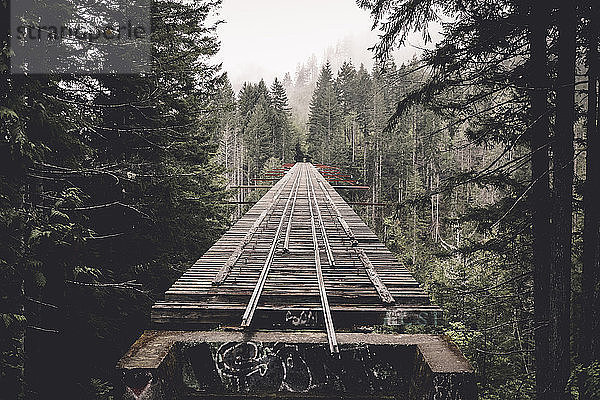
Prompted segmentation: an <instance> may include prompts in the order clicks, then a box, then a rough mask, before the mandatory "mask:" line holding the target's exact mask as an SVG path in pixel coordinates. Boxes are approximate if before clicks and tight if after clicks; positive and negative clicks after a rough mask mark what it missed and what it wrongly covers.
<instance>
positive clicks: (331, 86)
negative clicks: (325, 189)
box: [308, 63, 346, 163]
mask: <svg viewBox="0 0 600 400" xmlns="http://www.w3.org/2000/svg"><path fill="white" fill-rule="evenodd" d="M308 124H309V135H308V153H309V157H310V158H311V159H312V160H313V162H320V163H339V162H340V161H342V160H343V149H344V148H345V146H346V143H345V140H343V139H341V140H340V138H339V136H341V135H340V130H341V129H342V122H341V114H340V108H339V104H338V96H337V93H336V88H335V82H334V80H333V74H332V72H331V65H330V64H329V63H326V64H325V66H323V68H322V70H321V75H320V76H319V80H318V81H317V88H316V89H315V91H314V93H313V96H312V100H311V103H310V115H309V119H308Z"/></svg>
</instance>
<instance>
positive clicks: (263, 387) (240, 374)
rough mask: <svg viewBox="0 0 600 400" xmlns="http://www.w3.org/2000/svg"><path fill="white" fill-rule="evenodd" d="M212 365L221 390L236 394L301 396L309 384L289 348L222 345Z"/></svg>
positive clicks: (300, 361)
mask: <svg viewBox="0 0 600 400" xmlns="http://www.w3.org/2000/svg"><path fill="white" fill-rule="evenodd" d="M215 365H216V368H217V372H218V373H219V376H220V377H221V379H222V381H223V383H224V384H225V386H229V387H232V386H233V387H235V388H236V389H237V390H236V391H239V392H253V391H258V392H262V391H268V392H278V391H288V392H305V391H308V389H309V388H310V386H311V381H312V377H311V373H310V370H309V369H308V366H307V365H306V362H305V361H304V359H303V358H302V357H301V356H300V354H299V353H298V348H297V347H296V346H292V345H274V346H273V347H269V346H262V345H260V344H257V343H253V342H241V343H226V344H223V345H222V346H221V347H220V348H219V350H218V351H217V355H216V360H215Z"/></svg>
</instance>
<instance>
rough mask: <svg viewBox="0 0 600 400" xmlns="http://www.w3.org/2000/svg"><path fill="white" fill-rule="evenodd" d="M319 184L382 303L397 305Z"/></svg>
mask: <svg viewBox="0 0 600 400" xmlns="http://www.w3.org/2000/svg"><path fill="white" fill-rule="evenodd" d="M317 183H318V184H319V185H320V187H321V190H322V191H323V192H324V193H325V197H326V199H327V201H328V202H329V204H330V205H331V207H332V208H333V210H334V212H335V213H336V215H337V218H338V221H339V222H340V225H342V228H343V229H344V231H345V232H346V235H348V237H349V238H350V240H351V241H352V248H353V250H354V252H355V253H356V255H358V258H359V259H360V261H361V263H362V264H363V266H364V267H365V272H366V274H367V276H368V277H369V280H370V281H371V283H372V284H373V286H374V287H375V290H376V291H377V295H378V296H379V298H380V299H381V301H382V302H383V303H385V304H392V303H395V302H396V300H395V299H394V296H392V294H391V293H390V291H389V289H388V288H387V286H386V285H385V283H383V281H382V280H381V277H380V276H379V274H378V273H377V271H376V270H375V266H373V263H372V262H371V260H370V259H369V256H368V255H367V253H366V252H365V251H364V249H362V248H361V247H359V246H358V240H356V237H355V236H354V232H352V229H351V228H350V226H349V225H348V223H347V222H346V220H345V219H344V217H343V216H342V213H341V211H340V210H339V208H338V207H337V205H336V204H335V203H334V202H333V199H332V198H331V196H330V195H329V192H328V191H327V189H326V188H325V186H324V185H323V184H322V183H321V182H320V181H319V180H318V179H317Z"/></svg>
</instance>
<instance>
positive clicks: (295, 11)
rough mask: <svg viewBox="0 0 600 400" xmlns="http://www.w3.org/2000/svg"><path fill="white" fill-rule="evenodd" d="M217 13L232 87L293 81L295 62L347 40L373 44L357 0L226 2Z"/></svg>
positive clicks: (253, 0)
mask: <svg viewBox="0 0 600 400" xmlns="http://www.w3.org/2000/svg"><path fill="white" fill-rule="evenodd" d="M220 14H221V15H220V18H221V19H223V20H225V21H226V22H225V23H224V24H221V26H220V28H219V37H220V40H221V54H220V59H221V60H222V61H223V64H224V69H225V70H226V71H227V72H228V73H229V77H230V79H231V81H232V82H233V83H239V82H241V81H244V80H252V81H255V80H257V79H260V78H261V77H264V78H266V79H267V80H268V81H270V80H271V79H272V78H273V77H274V76H280V77H281V76H283V74H285V72H290V73H291V74H292V76H293V75H294V72H295V71H296V65H297V64H298V62H303V61H305V60H306V59H308V58H309V57H310V56H311V55H312V54H315V55H316V56H317V58H321V57H322V55H323V52H324V50H325V49H326V48H327V47H329V46H332V45H335V44H336V43H337V42H338V41H340V40H342V39H344V38H346V37H348V36H354V37H360V38H361V39H362V40H361V41H363V40H364V39H365V36H367V37H368V38H369V39H370V40H369V42H370V44H374V43H375V41H376V39H377V35H376V34H375V33H373V32H371V20H370V18H369V13H368V12H367V11H365V10H362V9H360V8H359V7H358V6H357V5H356V2H355V0H224V1H223V6H222V10H221V13H220ZM365 51H366V50H365Z"/></svg>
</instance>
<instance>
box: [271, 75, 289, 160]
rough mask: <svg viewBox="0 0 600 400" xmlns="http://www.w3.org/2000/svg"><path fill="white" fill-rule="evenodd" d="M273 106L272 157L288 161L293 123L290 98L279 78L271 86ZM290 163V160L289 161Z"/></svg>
mask: <svg viewBox="0 0 600 400" xmlns="http://www.w3.org/2000/svg"><path fill="white" fill-rule="evenodd" d="M271 99H272V101H271V105H272V109H273V112H272V120H271V125H272V128H271V129H272V131H273V137H272V149H273V153H272V157H273V158H277V159H280V160H281V161H286V159H287V157H290V156H291V152H290V149H291V144H290V141H291V123H290V110H291V109H290V107H289V105H288V98H287V94H286V91H285V89H284V87H283V85H282V84H281V83H280V82H279V80H278V79H277V78H275V80H274V81H273V84H272V85H271ZM288 161H289V160H288Z"/></svg>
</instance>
